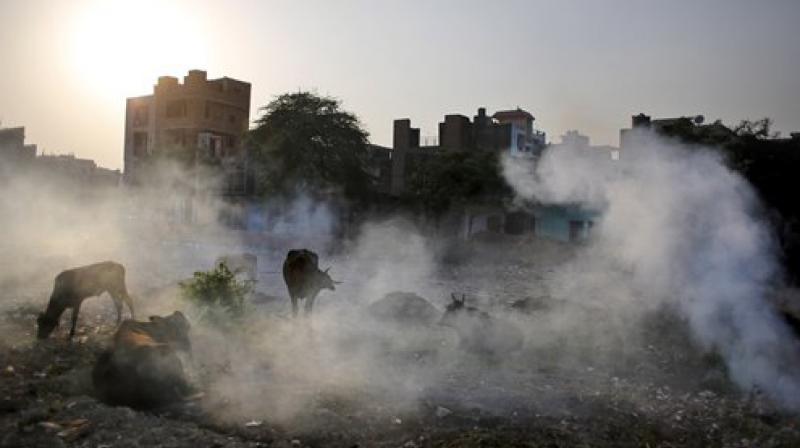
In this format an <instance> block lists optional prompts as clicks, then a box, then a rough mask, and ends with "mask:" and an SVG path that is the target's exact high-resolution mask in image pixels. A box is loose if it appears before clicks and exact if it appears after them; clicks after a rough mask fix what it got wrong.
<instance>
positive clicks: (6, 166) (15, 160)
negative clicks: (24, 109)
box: [0, 127, 36, 176]
mask: <svg viewBox="0 0 800 448" xmlns="http://www.w3.org/2000/svg"><path fill="white" fill-rule="evenodd" d="M35 159H36V145H26V144H25V128H24V127H15V128H5V129H0V176H7V175H11V174H13V173H14V172H15V171H18V170H20V169H24V168H26V167H29V166H31V165H32V164H33V162H34V160H35Z"/></svg>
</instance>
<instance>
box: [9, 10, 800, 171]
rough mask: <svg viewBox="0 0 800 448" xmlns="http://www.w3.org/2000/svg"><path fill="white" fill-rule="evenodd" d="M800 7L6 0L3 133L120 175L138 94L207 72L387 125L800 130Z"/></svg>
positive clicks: (381, 140)
mask: <svg viewBox="0 0 800 448" xmlns="http://www.w3.org/2000/svg"><path fill="white" fill-rule="evenodd" d="M798 23H800V1H798V0H762V1H749V0H747V1H745V0H685V1H671V2H664V1H650V0H605V1H592V0H585V1H573V0H552V1H535V0H527V1H526V0H519V1H516V0H497V1H485V0H484V1H471V0H461V1H455V0H452V1H451V0H438V1H430V0H419V1H412V0H405V1H394V0H385V1H375V0H362V1H355V0H349V1H348V0H338V1H332V0H318V1H312V0H306V1H301V0H294V1H256V0H228V1H224V2H223V1H206V0H194V1H180V0H174V1H166V0H162V1H158V2H155V1H148V0H137V1H122V0H120V1H113V0H106V1H95V0H0V61H2V62H0V125H2V126H4V127H9V126H25V127H26V137H27V142H28V143H35V144H38V146H39V149H40V151H42V150H43V151H44V152H46V153H48V154H50V153H72V154H75V155H76V156H77V157H83V158H91V159H94V160H96V161H97V163H98V164H99V165H101V166H105V167H109V168H115V169H116V168H122V156H123V144H124V118H125V98H126V97H129V96H139V95H146V94H149V93H151V92H152V88H153V84H154V83H155V82H156V80H157V78H158V76H160V75H172V76H178V77H182V76H184V75H185V74H186V71H187V70H189V69H203V70H206V71H207V72H208V75H209V77H210V78H216V77H222V76H229V77H232V78H236V79H241V80H244V81H247V82H250V83H251V84H252V86H253V89H252V100H251V101H252V103H251V119H255V118H257V117H258V115H259V108H260V107H262V106H264V105H266V104H267V103H268V102H269V101H270V100H271V99H273V98H274V97H275V96H276V95H280V94H282V93H286V92H293V91H297V90H313V91H316V92H317V93H320V94H325V95H330V96H334V97H336V98H338V99H340V100H341V101H342V105H343V107H344V108H345V109H347V110H349V111H351V112H354V113H355V114H356V115H358V117H359V118H360V119H361V120H362V122H363V124H364V126H365V128H366V129H367V130H368V131H369V133H370V135H371V140H372V141H373V143H376V144H382V145H386V146H391V133H392V121H393V120H394V119H396V118H410V119H411V121H412V125H413V126H416V127H420V128H421V133H422V135H423V136H434V135H436V130H437V123H438V122H439V121H440V120H442V117H443V116H444V115H445V114H448V113H461V114H464V115H467V116H472V115H474V114H475V112H476V110H477V108H478V107H481V106H485V107H486V108H487V109H488V110H489V112H492V111H496V110H500V109H509V108H515V107H521V108H523V109H526V110H528V111H529V112H531V113H532V114H533V115H534V116H535V117H536V121H535V125H536V126H537V128H539V129H541V130H543V131H545V132H546V133H547V138H548V140H549V141H554V142H558V141H560V135H562V134H563V133H564V132H565V131H567V130H570V129H577V130H579V131H581V132H582V133H584V134H587V135H589V136H590V137H591V138H592V143H594V144H610V145H617V144H618V141H619V129H620V128H623V127H628V126H629V124H630V117H631V115H635V114H637V113H639V112H644V113H647V114H649V115H652V116H654V117H674V116H682V115H697V114H702V115H704V116H705V117H706V119H707V120H714V119H721V120H723V122H725V123H727V124H736V123H738V122H739V121H740V120H742V119H758V118H761V117H771V118H773V119H774V121H775V129H776V130H778V131H781V132H783V133H784V134H787V133H788V132H791V131H797V130H800V27H798Z"/></svg>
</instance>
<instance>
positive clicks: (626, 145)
mask: <svg viewBox="0 0 800 448" xmlns="http://www.w3.org/2000/svg"><path fill="white" fill-rule="evenodd" d="M704 121H705V118H704V117H703V116H702V115H696V116H688V117H675V118H657V119H653V118H652V117H650V116H649V115H645V114H643V113H640V114H638V115H634V116H632V117H631V127H630V128H628V129H620V131H619V146H620V149H621V150H622V153H624V152H625V150H626V149H630V148H633V147H635V146H636V145H638V144H640V143H641V142H642V140H641V139H642V138H644V132H654V133H656V134H661V135H681V136H684V137H694V138H697V139H701V140H703V141H705V142H709V143H711V142H713V143H716V144H722V143H727V142H729V141H731V140H732V139H736V138H737V135H736V133H735V132H733V131H732V130H731V129H730V128H729V127H727V126H725V125H724V124H722V122H721V121H719V120H717V121H714V122H713V123H708V124H704Z"/></svg>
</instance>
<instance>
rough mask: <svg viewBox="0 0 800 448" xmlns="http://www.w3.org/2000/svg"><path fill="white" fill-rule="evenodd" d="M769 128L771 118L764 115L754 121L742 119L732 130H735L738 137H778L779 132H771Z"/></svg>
mask: <svg viewBox="0 0 800 448" xmlns="http://www.w3.org/2000/svg"><path fill="white" fill-rule="evenodd" d="M771 129H772V119H771V118H769V117H765V118H762V119H760V120H755V121H751V120H742V121H741V122H740V123H739V124H738V125H737V126H736V127H735V128H733V132H735V133H736V135H738V136H739V137H744V138H752V139H757V140H762V139H767V138H778V137H779V136H780V133H779V132H772V131H771Z"/></svg>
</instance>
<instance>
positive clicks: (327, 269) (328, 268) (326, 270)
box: [322, 267, 331, 274]
mask: <svg viewBox="0 0 800 448" xmlns="http://www.w3.org/2000/svg"><path fill="white" fill-rule="evenodd" d="M330 270H331V268H330V267H327V268H325V270H324V271H322V272H324V273H326V274H327V273H328V271H330Z"/></svg>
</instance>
